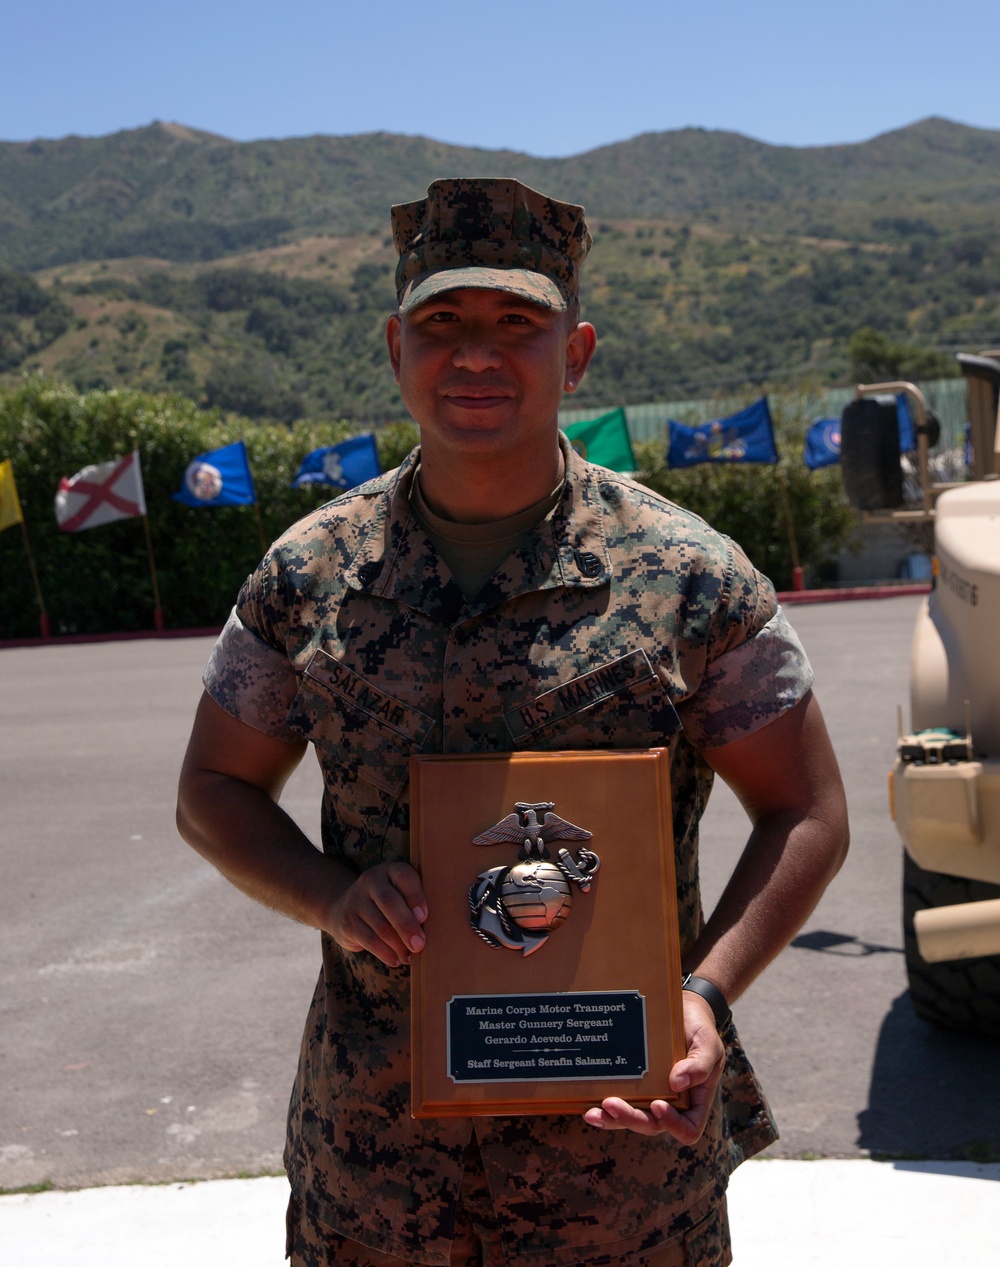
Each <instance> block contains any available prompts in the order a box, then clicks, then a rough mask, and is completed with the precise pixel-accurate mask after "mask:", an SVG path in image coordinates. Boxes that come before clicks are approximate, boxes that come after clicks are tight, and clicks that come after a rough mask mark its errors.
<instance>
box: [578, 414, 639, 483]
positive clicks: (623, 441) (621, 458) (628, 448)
mask: <svg viewBox="0 0 1000 1267" xmlns="http://www.w3.org/2000/svg"><path fill="white" fill-rule="evenodd" d="M565 430H566V438H567V439H568V440H569V442H570V444H572V446H573V448H574V449H576V451H577V453H579V454H580V456H581V457H585V458H586V459H587V461H588V462H596V463H597V465H598V466H606V467H607V468H608V469H609V470H611V471H634V470H636V469H637V463H636V460H635V455H634V454H633V452H632V442H631V441H630V440H629V438H628V425H627V423H626V422H625V410H624V409H615V410H613V411H612V412H611V413H609V414H601V416H600V418H592V419H591V420H590V421H589V422H574V423H573V424H572V425H571V426H569V427H566V428H565Z"/></svg>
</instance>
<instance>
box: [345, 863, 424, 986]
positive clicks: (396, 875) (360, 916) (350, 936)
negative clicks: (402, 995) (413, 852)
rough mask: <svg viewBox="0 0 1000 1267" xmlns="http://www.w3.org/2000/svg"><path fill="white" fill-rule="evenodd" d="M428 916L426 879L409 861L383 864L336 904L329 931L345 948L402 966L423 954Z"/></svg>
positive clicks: (352, 887)
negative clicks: (363, 952) (361, 951)
mask: <svg viewBox="0 0 1000 1267" xmlns="http://www.w3.org/2000/svg"><path fill="white" fill-rule="evenodd" d="M426 918H427V898H426V897H425V896H424V890H423V888H422V886H421V884H420V876H419V875H418V874H417V873H416V871H415V870H414V869H413V867H411V866H410V865H409V863H407V862H383V863H380V864H379V865H378V866H376V867H370V868H369V869H368V870H367V871H362V873H361V874H360V875H359V876H358V878H357V879H356V880H355V881H354V882H353V884H351V885H350V886H349V887H348V888H347V889H345V891H344V892H343V893H342V894H341V895H340V896H339V897H338V898H336V899H335V900H334V902H333V904H332V905H331V907H330V919H329V923H328V925H327V931H328V932H329V933H330V935H331V936H332V937H333V939H334V941H336V942H337V944H338V945H340V946H342V947H343V948H344V950H351V951H357V950H367V951H368V952H369V953H370V954H373V955H374V956H375V957H376V959H381V961H382V962H383V963H384V964H385V965H386V966H387V967H389V968H398V967H400V965H402V964H405V963H409V962H410V957H411V955H414V954H416V953H417V952H418V951H421V950H423V948H424V943H425V941H426V938H425V936H424V933H423V930H422V928H421V925H422V924H423V922H424V920H426Z"/></svg>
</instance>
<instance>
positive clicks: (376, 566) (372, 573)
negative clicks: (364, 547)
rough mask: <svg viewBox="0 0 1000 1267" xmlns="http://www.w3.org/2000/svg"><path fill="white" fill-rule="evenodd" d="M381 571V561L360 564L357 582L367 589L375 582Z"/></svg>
mask: <svg viewBox="0 0 1000 1267" xmlns="http://www.w3.org/2000/svg"><path fill="white" fill-rule="evenodd" d="M381 571H382V563H381V561H379V562H378V563H362V565H361V566H360V567H359V568H358V580H359V581H360V582H361V584H362V585H364V586H365V588H366V589H367V587H368V586H369V585H374V583H375V581H376V580H377V579H378V574H379V573H380V572H381Z"/></svg>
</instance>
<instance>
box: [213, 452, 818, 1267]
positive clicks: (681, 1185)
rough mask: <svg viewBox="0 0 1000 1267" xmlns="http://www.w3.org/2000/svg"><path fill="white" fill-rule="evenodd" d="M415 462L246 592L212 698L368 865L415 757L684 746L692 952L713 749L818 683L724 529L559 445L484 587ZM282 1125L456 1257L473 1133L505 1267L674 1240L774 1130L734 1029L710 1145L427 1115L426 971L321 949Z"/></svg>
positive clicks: (376, 1243) (284, 556)
mask: <svg viewBox="0 0 1000 1267" xmlns="http://www.w3.org/2000/svg"><path fill="white" fill-rule="evenodd" d="M414 463H415V455H413V454H411V455H410V457H409V458H408V459H407V460H406V461H405V462H404V463H403V465H402V466H401V467H400V468H399V469H398V470H397V471H393V472H389V473H388V474H386V475H383V476H381V477H380V478H379V479H377V480H374V481H372V482H371V483H369V484H367V485H364V486H362V487H361V488H358V489H355V490H354V491H352V492H350V493H347V494H345V495H344V496H342V497H340V498H338V499H337V500H336V501H334V502H331V503H330V504H328V505H327V506H325V507H323V508H321V509H320V510H317V511H315V512H314V513H313V514H311V515H309V516H308V517H307V518H305V519H303V520H302V521H301V522H299V523H298V524H296V525H295V526H294V527H293V528H291V529H290V530H289V531H288V532H287V533H286V534H285V535H284V536H283V537H282V538H281V539H280V540H279V541H278V542H277V543H276V544H275V545H274V546H273V547H272V548H271V550H270V551H269V553H268V554H267V556H266V557H265V559H264V560H263V562H262V563H261V565H260V566H259V568H258V569H257V571H256V572H254V574H253V575H252V576H251V577H250V578H249V579H248V581H247V583H246V584H245V585H244V587H243V590H242V591H241V593H240V596H239V599H238V602H237V605H236V608H235V610H234V613H233V616H232V617H231V619H230V622H229V624H228V625H227V627H226V629H225V630H224V632H223V634H222V636H221V638H220V640H219V643H218V644H217V646H216V649H215V651H214V653H213V656H212V659H211V661H210V663H209V665H208V668H207V669H206V672H205V684H206V687H207V689H208V691H209V692H210V694H211V695H212V697H213V698H214V699H215V700H216V701H217V702H218V703H219V704H220V705H221V706H222V707H223V708H225V709H227V710H228V711H229V712H230V713H232V714H233V715H234V716H236V717H238V718H240V719H241V720H242V721H244V722H246V723H248V724H249V725H251V726H254V727H256V728H257V729H259V730H262V731H264V732H265V733H267V734H270V735H272V736H275V737H277V738H279V739H287V740H302V739H303V738H305V739H308V740H310V741H311V742H312V743H313V744H314V745H315V748H316V752H317V756H318V758H319V761H320V764H321V766H322V769H323V775H324V779H325V793H324V801H323V815H322V824H323V826H322V831H323V848H324V850H325V851H326V852H327V853H330V854H334V855H336V856H337V857H338V858H341V859H343V860H345V861H346V862H347V863H349V864H350V865H351V866H353V867H356V868H357V869H358V870H361V869H363V868H365V867H370V866H373V865H374V864H376V863H379V862H385V861H388V860H391V859H395V858H403V859H405V858H407V857H408V814H409V803H408V796H407V763H408V758H409V756H410V754H411V753H414V752H442V751H443V752H497V751H510V750H512V749H518V748H530V749H541V750H544V749H556V750H557V749H584V748H616V747H618V748H636V747H647V746H656V745H661V744H663V743H664V741H669V744H670V748H671V775H672V792H673V805H674V824H673V827H674V838H675V842H676V867H677V877H678V896H679V902H680V926H681V940H682V945H687V944H690V943H691V941H693V939H694V938H695V937H696V935H697V933H698V931H699V928H700V926H701V923H702V912H701V904H700V899H699V893H698V860H697V827H698V820H699V818H700V816H701V813H702V810H703V809H704V807H705V802H706V798H707V796H708V793H709V789H710V786H711V782H712V773H711V771H710V769H709V768H708V766H707V765H706V764H705V763H704V762H703V761H702V760H701V758H700V756H699V749H701V748H705V747H713V746H716V745H719V744H725V743H728V742H731V741H732V740H735V739H738V738H741V737H743V736H745V735H747V734H749V733H750V732H752V731H753V730H755V729H756V728H758V727H760V726H763V725H765V724H766V723H767V722H769V721H771V720H773V719H774V718H775V717H776V716H777V715H778V714H779V713H780V712H781V711H782V710H783V709H787V708H789V707H791V706H792V705H793V704H795V703H796V702H797V701H798V700H799V699H801V698H802V696H803V695H804V694H805V692H806V691H807V690H808V688H809V685H810V681H811V673H810V670H809V666H808V664H807V662H806V660H805V657H804V654H803V653H802V650H801V647H800V645H799V643H798V641H797V640H796V638H795V636H794V634H793V633H792V631H791V630H790V628H789V627H788V625H787V624H786V623H785V621H784V619H783V617H782V616H781V614H780V612H776V600H775V596H774V592H773V589H772V587H771V585H770V583H769V582H768V581H767V580H766V579H765V578H764V577H763V576H761V575H760V574H759V573H758V572H756V571H755V570H754V568H753V567H752V566H751V565H750V563H749V562H748V560H747V559H746V557H745V555H744V554H743V553H742V552H741V551H740V550H739V548H738V547H737V546H735V545H734V544H733V542H732V541H730V540H729V539H728V538H726V537H723V536H720V535H719V534H718V533H716V532H714V531H713V530H712V529H711V528H709V527H708V526H707V525H706V524H705V523H704V522H703V521H702V520H701V519H699V518H698V517H697V516H695V515H693V514H690V513H688V512H687V511H684V510H681V509H679V508H678V507H677V506H674V505H673V504H672V503H670V502H668V501H665V500H664V499H663V498H661V497H658V496H656V495H654V494H652V493H650V492H649V491H648V490H646V489H643V488H641V487H639V486H637V485H636V484H634V483H632V482H631V481H629V480H628V479H626V478H624V477H623V476H621V475H618V474H615V473H613V472H610V471H606V470H604V469H602V468H600V467H596V466H591V465H589V464H587V463H586V462H584V461H583V460H582V459H581V458H579V457H578V456H577V455H576V454H573V453H571V452H570V453H569V454H568V476H567V481H566V487H565V491H564V495H563V498H562V500H561V502H560V503H559V505H557V506H556V508H555V509H554V510H553V511H552V513H551V514H550V515H549V516H548V517H547V518H546V519H545V520H543V521H542V523H540V524H539V525H538V526H537V528H536V529H534V530H533V532H532V534H531V536H530V538H529V539H528V540H527V542H526V543H525V544H524V545H523V546H522V547H521V548H520V549H519V550H517V551H516V552H515V553H514V554H512V555H511V556H510V557H509V558H508V559H507V561H506V562H505V563H504V564H503V565H502V566H501V568H500V570H499V571H498V572H497V573H496V575H495V576H494V577H493V579H492V580H491V581H490V582H489V583H488V584H487V585H486V588H485V589H484V590H482V591H481V593H479V594H478V595H477V596H476V598H475V600H474V601H472V602H466V601H465V599H464V597H463V595H462V593H461V591H460V590H459V588H458V585H457V583H456V582H455V581H454V579H453V578H452V577H451V575H450V574H449V572H448V570H447V568H446V567H445V566H444V564H443V563H442V562H441V560H440V559H439V557H438V556H437V554H436V553H435V550H434V547H433V546H432V545H431V543H430V542H429V540H428V539H427V537H426V535H425V534H424V532H423V530H422V529H421V528H420V526H419V524H418V523H417V522H416V520H415V519H414V518H413V517H412V515H411V513H410V511H409V507H408V502H407V489H408V486H409V479H410V477H411V474H412V470H413V466H414ZM322 946H323V966H322V971H321V972H320V976H319V981H318V983H317V986H316V992H315V995H314V997H313V1001H312V1006H311V1009H310V1012H309V1017H308V1020H307V1023H306V1029H305V1034H304V1037H303V1041H302V1050H301V1058H300V1064H299V1072H298V1077H297V1079H296V1083H295V1088H294V1091H293V1094H292V1101H291V1106H290V1110H289V1128H288V1143H287V1148H286V1154H285V1162H286V1166H287V1169H288V1174H289V1177H290V1181H291V1184H292V1187H293V1189H294V1191H295V1192H296V1193H297V1194H298V1195H299V1197H300V1198H301V1199H302V1200H304V1201H305V1202H306V1204H307V1205H308V1206H309V1208H310V1209H311V1210H312V1211H313V1212H314V1213H315V1214H316V1215H318V1217H319V1218H320V1219H321V1220H322V1221H323V1222H324V1223H326V1224H328V1225H329V1226H330V1227H332V1228H334V1229H335V1230H337V1231H339V1232H340V1233H341V1234H342V1235H345V1236H348V1237H350V1238H352V1239H354V1240H358V1241H361V1242H363V1243H365V1244H367V1245H370V1246H373V1247H375V1248H378V1249H380V1250H382V1251H383V1252H385V1253H389V1254H395V1255H398V1256H400V1257H403V1258H407V1259H410V1260H415V1261H419V1262H424V1263H432V1264H433V1263H442V1264H443V1263H447V1261H448V1250H449V1242H450V1237H451V1229H452V1225H453V1219H454V1212H455V1201H456V1197H457V1194H458V1191H459V1183H460V1180H461V1175H462V1170H463V1164H464V1159H465V1154H466V1149H467V1145H468V1143H469V1138H470V1133H471V1131H472V1130H473V1129H475V1132H476V1135H477V1137H478V1140H479V1145H480V1149H481V1152H482V1156H483V1160H484V1164H485V1168H486V1174H487V1177H488V1180H489V1184H490V1189H491V1192H492V1195H493V1198H494V1201H495V1204H496V1209H497V1214H498V1219H499V1224H500V1229H501V1233H502V1235H503V1238H504V1245H505V1250H506V1253H507V1259H508V1262H509V1263H510V1264H512V1265H518V1267H520V1265H527V1264H554V1263H562V1262H566V1263H574V1262H580V1261H581V1260H582V1259H584V1258H585V1257H587V1256H588V1255H594V1254H598V1253H610V1254H614V1253H622V1252H625V1251H627V1250H631V1249H635V1248H638V1247H640V1246H645V1245H652V1244H655V1243H657V1242H658V1241H660V1240H663V1239H668V1238H670V1237H673V1236H676V1235H678V1234H680V1233H681V1232H682V1231H684V1230H685V1229H686V1227H687V1226H688V1223H689V1222H690V1218H691V1215H690V1212H691V1210H692V1209H693V1208H694V1207H696V1206H698V1205H701V1206H702V1207H703V1206H704V1204H705V1202H706V1200H708V1199H711V1198H712V1196H713V1194H714V1195H715V1197H716V1198H717V1197H718V1196H721V1194H722V1193H723V1192H724V1190H725V1186H726V1181H727V1177H728V1175H729V1173H730V1171H731V1170H732V1169H733V1167H734V1166H736V1165H738V1164H739V1162H740V1161H741V1160H743V1158H744V1157H747V1156H751V1155H752V1154H753V1153H755V1152H757V1151H759V1150H760V1149H761V1148H763V1147H765V1146H766V1145H767V1144H768V1143H770V1142H771V1141H772V1140H773V1139H774V1138H775V1137H776V1136H775V1130H774V1126H773V1123H772V1121H771V1117H770V1113H769V1111H768V1109H767V1106H766V1104H765V1102H764V1100H763V1098H762V1096H761V1093H760V1089H759V1087H758V1085H757V1082H756V1079H755V1077H754V1075H753V1072H752V1070H751V1069H750V1066H749V1064H748V1063H747V1061H746V1057H745V1056H744V1054H743V1051H742V1049H741V1048H740V1046H739V1044H738V1042H737V1041H736V1040H735V1037H734V1039H733V1041H732V1042H731V1043H730V1044H729V1061H728V1065H727V1069H726V1072H725V1074H724V1078H723V1081H722V1084H721V1087H720V1091H719V1094H718V1095H717V1096H716V1100H715V1105H714V1108H713V1110H712V1113H711V1116H710V1120H709V1123H708V1127H707V1129H706V1131H705V1134H704V1136H703V1138H702V1139H701V1141H700V1142H699V1143H698V1144H696V1145H693V1146H691V1147H686V1146H681V1145H679V1144H678V1143H676V1142H675V1141H673V1140H672V1139H670V1138H668V1137H666V1136H660V1137H657V1138H646V1137H642V1136H638V1135H635V1134H633V1133H631V1132H627V1131H621V1132H618V1131H616V1132H605V1131H601V1130H597V1129H595V1128H593V1127H590V1126H588V1125H587V1124H586V1123H585V1122H583V1121H582V1119H581V1118H580V1117H578V1116H575V1115H574V1116H536V1117H496V1118H478V1119H476V1121H475V1123H473V1122H471V1121H469V1120H466V1119H459V1120H440V1121H426V1120H423V1121H419V1122H418V1121H415V1120H413V1119H412V1118H411V1117H410V1113H409V1081H408V1078H409V1015H408V995H409V982H408V974H407V971H406V970H405V969H397V970H390V969H388V968H386V967H384V966H383V965H382V964H381V963H380V962H378V961H377V960H376V959H375V958H374V957H373V956H371V955H369V954H367V953H359V954H351V953H347V952H345V951H343V950H341V949H340V948H339V947H338V946H337V945H336V944H335V943H334V942H333V940H332V939H331V938H330V937H328V936H326V935H324V936H323V939H322Z"/></svg>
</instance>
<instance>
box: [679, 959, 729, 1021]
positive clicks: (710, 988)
mask: <svg viewBox="0 0 1000 1267" xmlns="http://www.w3.org/2000/svg"><path fill="white" fill-rule="evenodd" d="M681 989H682V990H690V991H691V993H692V994H700V995H701V997H702V998H703V999H704V1000H705V1002H706V1003H707V1004H708V1006H709V1007H710V1008H711V1009H712V1015H713V1016H714V1017H715V1028H716V1029H717V1030H718V1031H719V1033H720V1034H724V1033H725V1032H726V1030H727V1029H728V1028H729V1026H730V1025H731V1024H732V1020H733V1013H732V1009H731V1008H730V1006H729V1004H728V1003H727V1002H726V996H725V995H724V994H723V993H722V991H721V990H720V989H719V987H718V986H717V985H713V984H712V982H711V981H707V980H706V979H705V978H704V977H696V976H694V975H693V974H692V973H690V972H689V973H688V974H687V976H686V977H685V978H684V980H683V981H682V982H681Z"/></svg>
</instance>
